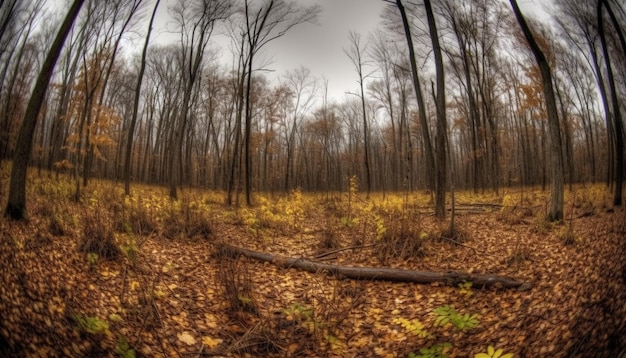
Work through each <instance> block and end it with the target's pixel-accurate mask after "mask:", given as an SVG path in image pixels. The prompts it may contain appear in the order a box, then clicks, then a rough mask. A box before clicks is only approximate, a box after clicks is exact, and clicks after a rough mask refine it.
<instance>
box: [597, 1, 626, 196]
mask: <svg viewBox="0 0 626 358" xmlns="http://www.w3.org/2000/svg"><path fill="white" fill-rule="evenodd" d="M603 6H604V7H605V8H606V11H607V12H608V14H609V15H610V17H611V20H612V21H613V25H614V28H615V30H616V32H617V35H618V38H619V40H620V43H621V46H622V50H623V51H624V53H626V41H625V40H624V36H623V34H622V30H621V28H620V26H619V23H618V21H617V19H616V17H615V14H614V13H613V11H612V9H611V7H610V5H609V3H608V1H606V0H599V1H598V6H597V15H598V28H599V31H598V32H599V33H600V43H601V44H602V53H603V55H604V62H605V64H606V72H607V80H608V81H609V89H610V92H611V102H612V104H613V131H614V133H613V136H614V138H615V163H611V164H609V165H614V166H615V169H614V173H615V191H614V195H613V205H615V206H620V205H622V187H623V185H624V183H623V182H624V129H623V128H624V125H623V122H622V110H621V108H620V100H619V99H618V94H617V86H616V85H615V78H614V74H613V66H612V65H611V59H610V55H609V49H608V45H607V41H606V34H605V33H604V15H603V14H602V7H603Z"/></svg>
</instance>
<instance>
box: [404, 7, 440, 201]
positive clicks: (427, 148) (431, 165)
mask: <svg viewBox="0 0 626 358" xmlns="http://www.w3.org/2000/svg"><path fill="white" fill-rule="evenodd" d="M396 6H397V7H398V10H400V15H401V17H402V25H403V27H404V34H405V37H406V42H407V46H408V49H409V62H410V64H411V75H412V79H413V88H414V90H415V96H416V97H417V108H418V113H419V120H420V127H421V130H422V139H423V141H424V155H425V156H426V167H427V168H428V170H427V171H428V173H427V174H426V178H427V181H428V188H429V189H430V190H433V189H434V188H435V157H434V154H433V146H432V143H431V141H430V132H429V129H428V119H427V117H426V105H425V104H424V96H423V95H422V88H421V87H420V82H419V76H418V72H417V62H416V61H417V60H416V59H415V50H414V48H413V39H412V38H411V27H410V26H409V20H408V18H407V16H406V11H405V10H404V5H402V1H401V0H396Z"/></svg>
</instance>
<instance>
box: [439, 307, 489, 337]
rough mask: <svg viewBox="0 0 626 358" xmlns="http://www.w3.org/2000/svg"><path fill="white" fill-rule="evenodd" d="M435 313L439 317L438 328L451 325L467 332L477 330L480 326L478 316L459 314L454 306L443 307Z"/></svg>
mask: <svg viewBox="0 0 626 358" xmlns="http://www.w3.org/2000/svg"><path fill="white" fill-rule="evenodd" d="M433 312H434V313H435V314H436V315H437V318H436V319H435V325H436V326H441V327H443V326H445V325H447V324H448V323H449V324H451V325H453V326H454V327H456V328H457V329H459V330H461V331H465V330H467V329H471V328H475V327H477V326H478V324H479V322H478V315H477V314H475V313H474V314H469V313H466V314H464V315H461V314H458V313H457V312H456V310H455V309H454V306H450V305H445V306H441V307H438V308H435V310H434V311H433Z"/></svg>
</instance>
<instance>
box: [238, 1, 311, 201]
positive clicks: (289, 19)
mask: <svg viewBox="0 0 626 358" xmlns="http://www.w3.org/2000/svg"><path fill="white" fill-rule="evenodd" d="M319 11H320V8H319V6H312V7H308V8H305V7H301V6H300V5H298V4H297V3H296V2H295V1H291V2H286V1H284V0H265V1H264V2H263V4H261V5H260V6H258V7H256V8H254V7H252V6H251V5H250V1H249V0H245V1H244V9H243V13H244V17H245V18H244V21H245V28H244V33H243V36H242V40H243V41H244V42H245V50H244V51H242V54H243V53H244V52H245V55H244V56H243V57H244V58H245V61H244V63H245V64H246V67H247V69H246V71H244V73H243V75H244V76H245V79H246V94H245V126H244V173H245V174H244V182H245V192H246V204H247V205H252V196H251V191H252V188H251V181H252V180H251V179H252V168H251V153H250V138H251V133H252V106H251V101H250V94H251V90H252V71H253V68H254V59H255V56H256V55H257V54H258V53H259V51H260V50H261V49H263V48H264V47H265V46H266V45H267V44H268V43H270V42H271V41H273V40H275V39H277V38H279V37H282V36H283V35H285V34H286V33H287V32H288V31H289V30H291V29H292V28H293V27H295V26H297V25H299V24H302V23H305V22H312V21H314V20H315V19H316V18H317V14H318V13H319ZM243 45H244V44H242V49H243V48H244V47H243Z"/></svg>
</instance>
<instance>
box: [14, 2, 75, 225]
mask: <svg viewBox="0 0 626 358" xmlns="http://www.w3.org/2000/svg"><path fill="white" fill-rule="evenodd" d="M84 2H85V0H74V2H73V3H72V6H71V7H70V9H69V11H68V13H67V15H66V16H65V19H64V20H63V24H61V28H60V29H59V32H58V33H57V35H56V37H55V39H54V42H53V43H52V46H51V47H50V50H49V51H48V54H47V55H46V59H45V60H44V62H43V66H42V67H41V71H40V72H39V76H38V77H37V82H36V83H35V87H34V88H33V92H32V95H31V97H30V100H29V101H28V106H27V107H26V111H25V113H24V120H23V122H22V126H21V127H20V132H19V135H18V139H17V145H16V148H15V155H14V157H13V168H12V170H11V181H10V186H9V202H8V204H7V207H6V210H5V215H7V216H9V217H11V218H12V219H14V220H22V219H24V217H25V215H26V171H27V169H28V162H29V160H30V155H31V148H32V145H33V134H34V133H35V127H36V125H37V119H38V117H39V110H40V109H41V106H42V104H43V101H44V98H45V95H46V90H47V89H48V84H49V83H50V80H51V79H52V72H53V71H54V66H55V65H56V62H57V59H58V58H59V54H60V53H61V50H62V49H63V44H64V43H65V38H66V37H67V34H68V33H69V32H70V30H71V28H72V25H73V24H74V20H75V19H76V17H77V16H78V13H79V12H80V8H81V7H82V5H83V3H84Z"/></svg>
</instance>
